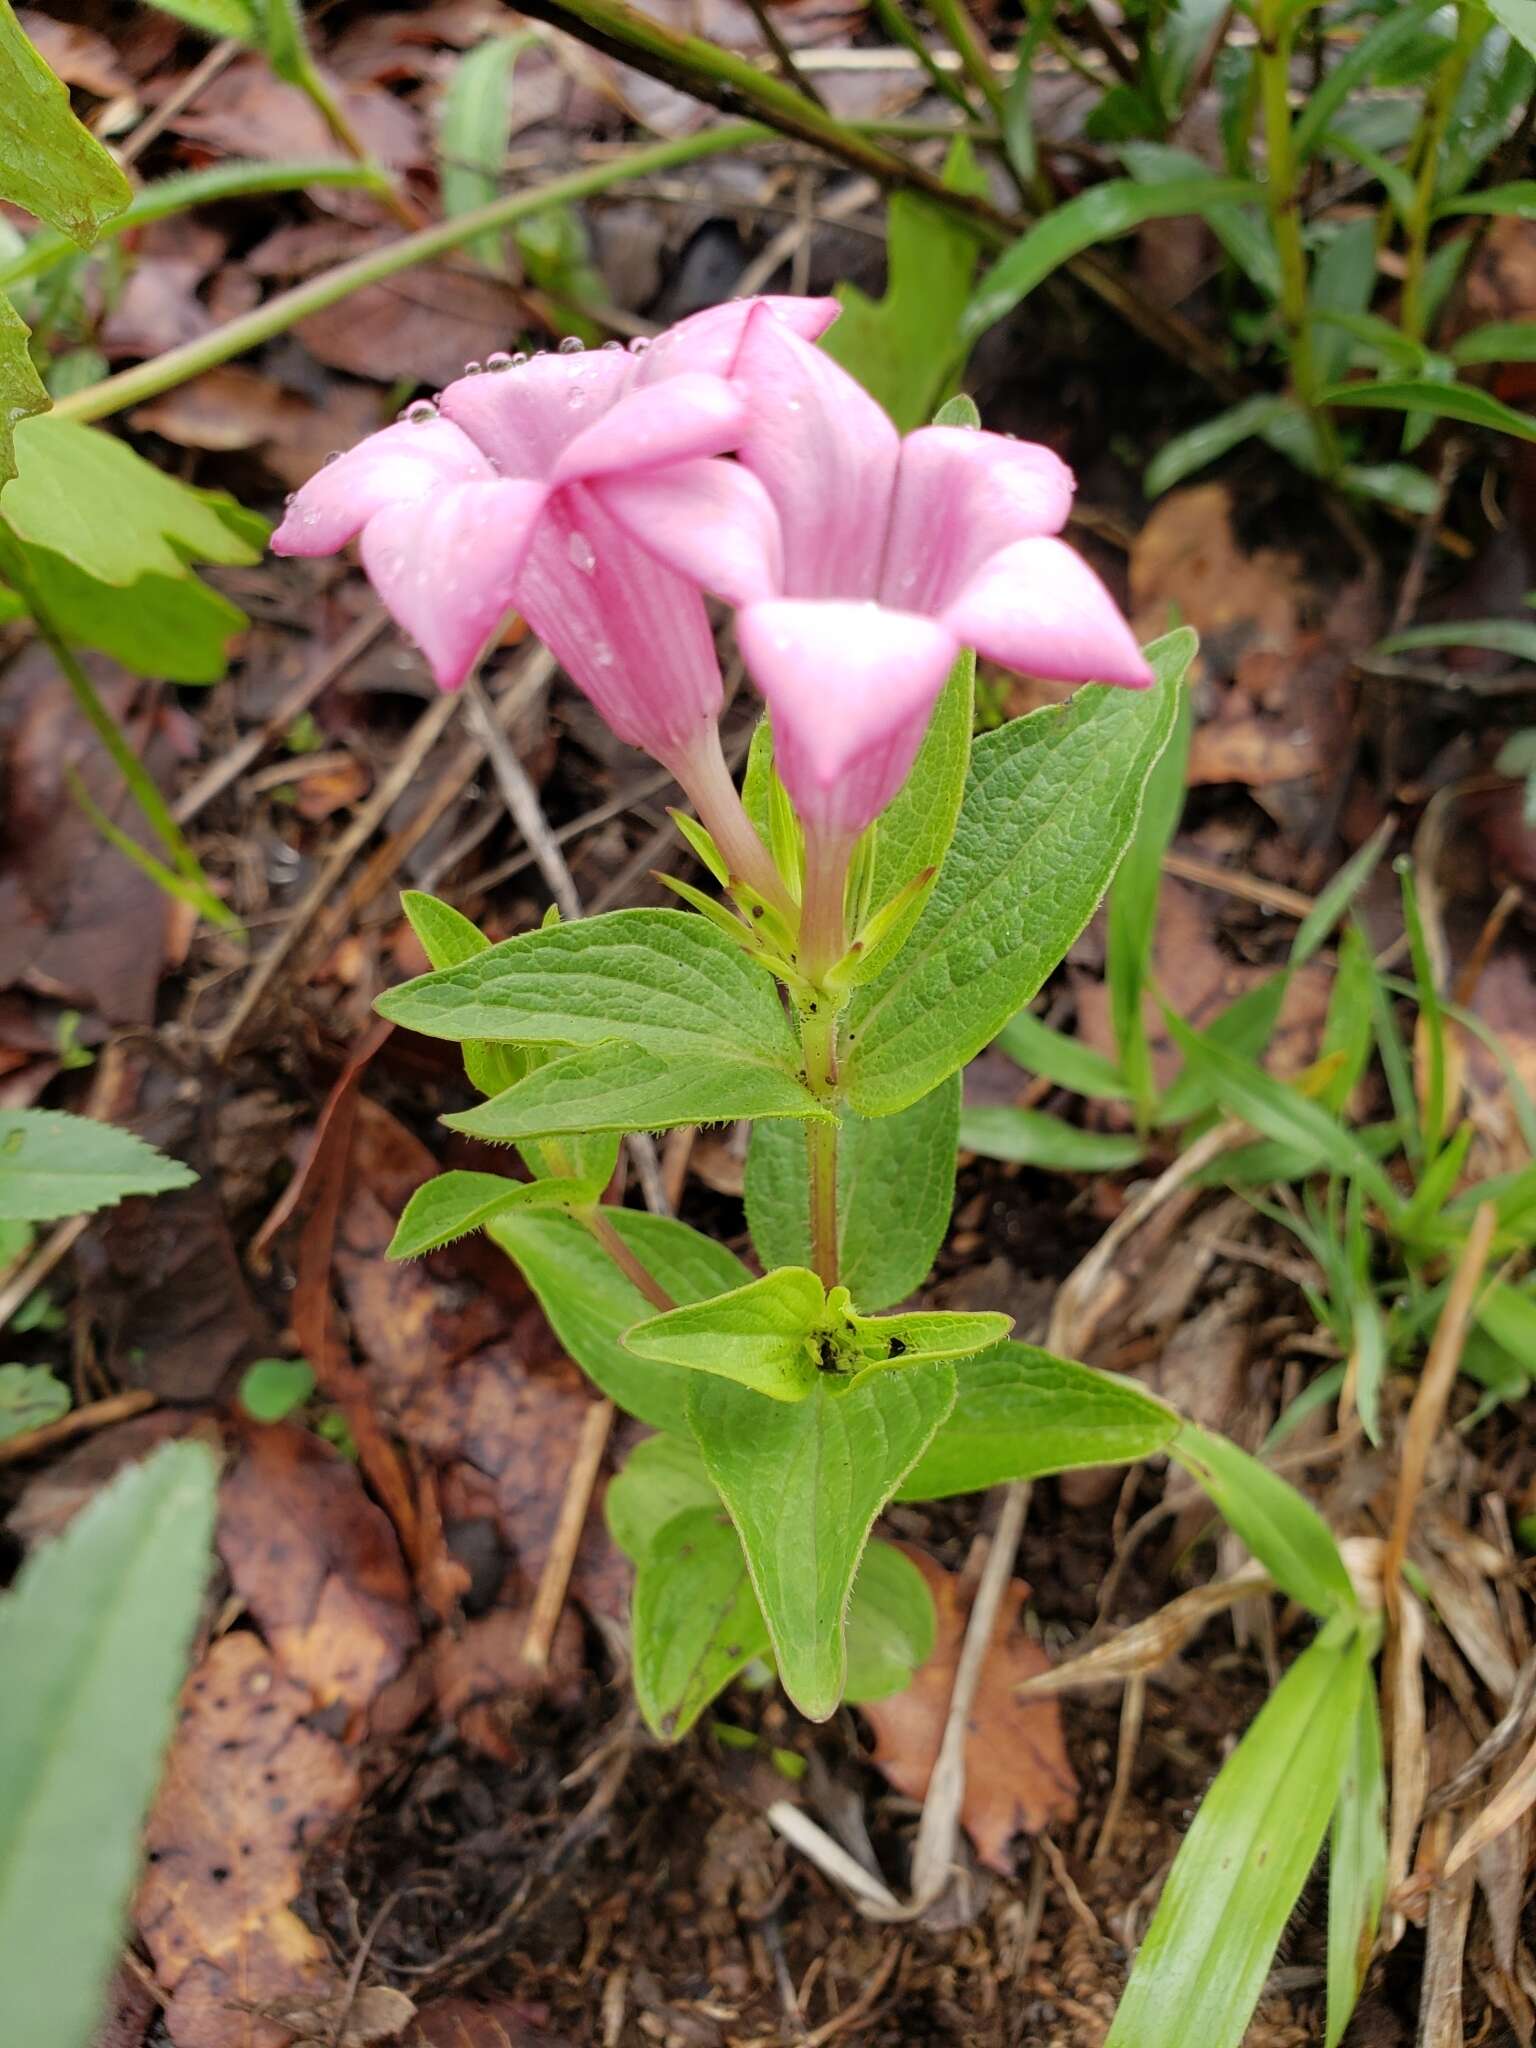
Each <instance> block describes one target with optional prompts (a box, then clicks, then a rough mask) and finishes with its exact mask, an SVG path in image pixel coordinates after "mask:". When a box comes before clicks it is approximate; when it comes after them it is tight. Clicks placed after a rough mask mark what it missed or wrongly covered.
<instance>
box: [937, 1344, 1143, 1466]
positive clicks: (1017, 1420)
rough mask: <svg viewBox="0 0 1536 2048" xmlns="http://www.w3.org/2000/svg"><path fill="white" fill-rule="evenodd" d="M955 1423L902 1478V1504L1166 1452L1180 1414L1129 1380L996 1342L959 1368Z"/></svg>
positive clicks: (951, 1422)
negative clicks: (906, 1501) (905, 1501)
mask: <svg viewBox="0 0 1536 2048" xmlns="http://www.w3.org/2000/svg"><path fill="white" fill-rule="evenodd" d="M954 1371H955V1384H956V1389H957V1392H956V1399H955V1405H954V1407H953V1409H951V1411H950V1414H949V1417H948V1419H947V1420H946V1421H945V1423H944V1424H943V1426H942V1427H941V1428H940V1430H939V1432H938V1434H937V1435H936V1436H935V1437H934V1439H933V1442H932V1443H931V1444H930V1445H929V1447H928V1449H927V1450H926V1451H925V1452H924V1453H923V1455H922V1457H921V1458H920V1459H919V1461H918V1463H917V1464H916V1465H915V1466H914V1467H913V1469H912V1471H911V1472H910V1473H908V1475H907V1477H906V1478H905V1479H904V1480H903V1481H902V1484H901V1487H900V1489H899V1497H900V1498H901V1499H902V1500H943V1499H945V1498H947V1497H948V1496H949V1495H951V1494H956V1493H979V1492H981V1491H983V1490H984V1489H985V1488H987V1487H989V1486H1002V1485H1005V1484H1007V1483H1008V1482H1010V1481H1012V1480H1015V1479H1038V1478H1042V1477H1044V1476H1045V1475H1046V1474H1047V1473H1051V1472H1071V1471H1075V1470H1077V1469H1078V1468H1079V1467H1081V1466H1085V1465H1129V1464H1132V1463H1133V1462H1134V1461H1135V1460H1137V1459H1138V1458H1150V1457H1153V1456H1155V1455H1156V1453H1157V1452H1159V1451H1161V1450H1164V1449H1166V1447H1167V1446H1168V1445H1169V1444H1170V1443H1171V1442H1172V1441H1173V1438H1174V1437H1175V1436H1176V1435H1177V1433H1178V1430H1179V1426H1180V1424H1179V1417H1178V1416H1177V1415H1176V1414H1175V1413H1174V1411H1173V1410H1172V1409H1171V1408H1169V1407H1166V1406H1165V1405H1164V1403H1163V1402H1161V1401H1157V1400H1154V1399H1153V1397H1152V1396H1151V1395H1150V1394H1148V1393H1146V1392H1145V1391H1144V1390H1143V1389H1142V1388H1140V1387H1138V1386H1137V1385H1136V1384H1135V1382H1134V1381H1132V1380H1122V1379H1117V1378H1115V1377H1114V1375H1113V1374H1111V1373H1105V1372H1096V1371H1095V1370H1094V1369H1093V1367H1092V1366H1087V1365H1079V1364H1077V1363H1076V1362H1075V1360H1073V1359H1069V1358H1057V1357H1056V1356H1055V1355H1054V1354H1053V1353H1051V1352H1049V1351H1041V1350H1038V1349H1037V1348H1036V1347H1035V1346H1034V1345H1033V1344H1018V1343H1013V1342H1007V1343H1003V1344H995V1345H993V1347H992V1348H991V1350H989V1351H985V1352H983V1353H981V1355H980V1356H979V1357H976V1358H967V1359H962V1360H961V1362H960V1363H959V1364H958V1365H957V1366H956V1367H955V1368H954Z"/></svg>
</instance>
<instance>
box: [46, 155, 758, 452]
mask: <svg viewBox="0 0 1536 2048" xmlns="http://www.w3.org/2000/svg"><path fill="white" fill-rule="evenodd" d="M772 132H773V131H772V130H771V129H767V128H764V127H762V126H761V125H760V124H758V123H756V122H747V121H742V122H736V123H732V124H730V125H728V126H722V127H719V128H711V129H707V130H706V131H705V132H704V133H703V134H700V135H685V136H682V137H680V138H678V139H677V140H675V141H670V142H659V143H656V144H654V145H653V146H652V147H650V148H648V149H637V150H632V151H630V152H628V153H627V154H626V155H624V156H622V157H616V158H614V159H613V161H612V162H610V163H606V164H594V165H593V166H591V168H590V169H587V170H583V171H573V172H571V173H570V174H569V175H568V176H566V177H564V178H554V179H551V180H550V182H549V183H548V184H547V185H539V186H536V187H534V188H533V189H532V190H531V191H530V190H525V191H522V192H518V193H509V194H508V195H506V196H505V197H504V198H501V199H495V200H492V201H491V203H490V204H489V205H488V206H481V207H477V208H476V209H475V210H474V211H473V212H472V213H461V214H457V215H455V217H454V218H453V219H452V220H445V221H438V222H436V223H435V224H434V225H433V226H432V227H429V228H423V229H421V231H420V232H419V233H417V234H414V235H404V236H402V237H401V239H400V240H399V241H398V242H390V243H388V244H386V246H385V247H384V248H382V249H370V250H368V251H367V252H366V253H365V254H364V255H362V256H355V257H353V259H352V260H351V262H349V263H341V264H338V265H337V266H336V268H335V269H334V270H327V271H323V272H322V273H321V274H320V276H319V277H314V278H311V279H309V281H308V282H307V283H305V284H301V285H295V286H294V287H293V289H292V290H291V291H286V292H280V293H279V294H278V295H277V297H276V298H274V299H268V300H267V302H266V304H265V305H262V306H258V307H257V308H256V309H255V311H254V312H250V313H245V314H242V315H241V317H240V318H239V319H238V320H231V321H230V322H228V324H227V325H226V326H223V327H220V328H216V329H215V330H214V332H213V333H212V334H206V335H201V336H199V337H198V339H197V340H196V341H191V342H184V343H183V344H182V346H181V347H180V348H172V349H167V350H166V351H165V353H164V354H163V355H160V356H156V357H155V358H154V360H153V361H152V362H147V363H139V364H136V365H135V366H134V368H133V369H131V370H123V371H120V372H119V373H118V375H117V376H115V377H105V378H103V379H102V381H101V382H100V383H99V384H89V385H87V386H86V387H85V389H84V390H82V391H76V392H73V393H71V394H70V396H69V397H67V398H61V399H60V400H59V402H58V403H57V404H56V405H55V406H54V408H53V412H54V416H55V417H59V416H62V417H63V418H65V419H77V420H99V419H105V418H106V417H107V416H108V415H109V414H110V413H114V412H121V411H122V410H123V409H124V408H125V407H127V406H130V405H140V404H142V403H143V402H144V400H145V399H147V398H157V397H158V396H159V395H160V393H161V392H162V391H170V390H172V389H173V388H174V387H175V386H176V385H178V384H184V383H186V381H187V380H188V378H190V377H197V376H201V374H202V373H203V371H204V370H211V369H213V368H214V367H215V366H216V365H217V364H219V363H227V362H228V361H229V360H230V359H231V358H232V357H233V356H239V355H244V354H245V353H246V351H247V350H249V349H253V348H259V347H260V345H261V344H262V342H264V341H270V340H271V339H272V338H273V336H274V335H278V334H285V333H286V332H287V331H288V329H289V328H290V327H293V326H295V325H296V324H297V323H298V322H299V321H300V320H305V319H307V318H308V317H309V315H310V314H311V313H319V312H322V311H323V310H324V309H325V308H326V307H327V306H334V305H335V304H336V303H337V301H338V300H340V299H344V298H346V296H347V295H348V293H349V292H355V291H360V290H361V289H362V287H363V286H364V285H369V284H378V283H380V282H381V281H382V280H383V279H384V278H387V277H394V276H395V275H396V274H397V273H398V272H400V271H402V270H409V269H410V268H411V266H412V265H413V264H417V263H430V262H431V261H432V260H433V258H434V257H438V256H446V255H448V254H449V253H450V252H451V251H452V250H454V249H458V248H462V247H463V245H464V244H465V243H466V242H472V241H473V240H474V239H475V237H476V236H477V235H483V234H485V233H486V232H487V231H488V230H494V229H497V228H502V227H506V226H507V225H508V224H509V223H510V222H512V221H517V220H523V219H525V218H526V217H527V216H528V215H529V214H535V213H543V212H546V211H548V209H549V208H551V207H554V206H563V205H565V204H566V203H567V202H569V201H571V200H576V199H586V198H588V197H590V196H591V194H593V193H595V192H605V191H607V190H608V189H609V187H610V186H613V185H619V184H622V183H623V182H624V181H625V180H626V179H628V178H640V177H647V176H649V175H650V174H651V173H652V172H655V171H669V170H674V169H676V168H677V166H678V165H679V164H686V163H692V162H694V161H695V160H696V159H697V158H699V157H705V156H718V155H721V154H723V153H724V152H725V151H727V150H732V149H745V148H746V147H748V146H749V145H750V144H752V143H756V142H765V141H769V140H771V139H772Z"/></svg>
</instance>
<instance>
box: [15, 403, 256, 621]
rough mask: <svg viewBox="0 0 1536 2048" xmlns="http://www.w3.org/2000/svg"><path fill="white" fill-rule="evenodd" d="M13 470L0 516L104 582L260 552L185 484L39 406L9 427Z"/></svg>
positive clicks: (122, 445) (246, 558) (120, 444)
mask: <svg viewBox="0 0 1536 2048" xmlns="http://www.w3.org/2000/svg"><path fill="white" fill-rule="evenodd" d="M16 465H17V474H16V475H15V477H14V478H13V479H12V480H11V482H10V483H8V484H7V485H6V486H5V488H4V490H3V491H0V516H3V518H4V520H5V522H6V524H7V525H8V526H9V527H10V528H11V530H12V531H13V532H14V533H15V534H16V535H17V537H18V538H19V539H21V540H24V541H28V542H30V543H31V545H32V546H34V547H40V548H51V549H52V550H53V552H54V553H55V554H56V555H63V556H64V557H65V558H66V559H67V560H68V561H70V562H73V563H74V565H75V567H76V568H77V569H83V570H84V571H85V572H86V574H87V575H88V576H95V577H96V578H98V579H99V580H100V581H101V582H103V583H117V584H131V583H137V582H138V580H139V578H140V577H141V576H182V575H184V574H185V573H186V565H187V562H188V560H198V561H205V562H225V563H231V564H238V563H250V562H254V561H257V560H259V558H260V551H259V549H257V548H255V547H253V546H252V545H251V544H250V542H249V541H247V540H245V539H244V538H242V537H241V536H240V535H239V534H237V533H235V532H234V531H233V529H232V528H231V526H230V525H229V523H228V521H227V520H226V519H224V518H223V517H221V516H220V513H219V510H218V507H217V504H216V503H215V502H214V500H213V498H212V495H211V494H205V493H203V492H200V491H194V490H191V489H189V487H188V486H187V485H186V484H182V483H178V482H177V481H176V479H175V478H174V477H171V476H167V475H166V474H165V472H164V471H163V470H159V469H156V468H155V466H154V464H153V463H150V462H146V461H145V460H144V459H143V457H142V456H139V455H135V454H134V452H133V450H132V449H131V448H130V447H129V446H128V444H127V443H126V442H125V441H119V440H116V439H114V437H113V436H112V435H111V434H108V433H104V432H103V431H102V430H101V429H100V428H99V427H86V426H82V425H81V424H80V423H79V422H78V421H77V420H70V419H60V418H58V417H56V416H54V415H51V414H50V415H47V416H45V417H44V418H42V419H35V420H23V421H22V423H21V425H20V426H19V427H18V428H17V429H16Z"/></svg>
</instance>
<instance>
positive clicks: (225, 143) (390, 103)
mask: <svg viewBox="0 0 1536 2048" xmlns="http://www.w3.org/2000/svg"><path fill="white" fill-rule="evenodd" d="M337 97H338V98H339V100H340V102H341V106H342V111H343V112H344V113H345V114H346V116H347V118H348V120H349V121H350V122H351V123H352V126H353V127H354V128H355V129H356V131H357V133H358V134H359V135H360V136H361V137H362V140H363V141H364V143H366V145H367V148H368V153H369V155H370V156H372V157H374V158H375V159H376V160H377V161H378V162H379V163H382V164H383V165H385V167H386V168H387V169H389V170H393V171H401V170H408V169H411V168H413V167H414V166H416V165H417V164H419V163H420V162H421V160H422V154H423V129H422V123H421V116H420V115H419V114H418V113H417V112H416V111H415V109H414V108H412V107H410V106H408V105H407V104H406V102H405V101H404V100H399V99H396V98H395V96H394V95H393V93H387V92H378V91H375V90H373V89H371V88H369V87H366V86H355V85H343V86H341V87H340V88H339V90H338V94H337ZM170 125H171V128H172V131H173V132H174V133H175V134H177V135H186V136H189V137H191V138H192V139H193V140H195V141H198V142H208V143H212V144H213V145H214V146H215V147H216V148H218V149H221V150H224V151H227V153H228V154H229V155H230V156H237V157H261V158H263V159H281V158H294V159H311V160H312V159H314V158H316V157H328V156H329V157H339V156H340V155H341V150H340V149H339V147H338V146H337V144H336V142H335V140H334V138H333V137H332V135H331V132H330V130H329V129H328V128H327V127H326V125H325V122H324V120H323V119H322V117H321V115H320V113H319V111H318V110H317V108H316V107H315V105H314V103H313V102H312V101H311V100H310V98H309V97H308V95H307V94H305V93H302V92H300V90H299V88H298V87H297V86H295V85H285V84H284V83H283V81H282V80H281V79H279V78H277V77H275V76H274V74H273V72H272V71H271V69H270V68H269V66H268V65H267V62H266V60H265V58H264V57H262V56H261V55H260V54H259V53H258V52H256V51H254V50H253V51H252V52H250V54H249V55H242V56H240V57H237V58H236V59H235V61H234V63H233V64H230V65H227V66H226V67H225V69H224V70H223V71H221V72H220V73H219V75H218V77H217V78H215V79H213V80H212V81H211V82H210V83H209V84H208V85H206V86H204V88H203V90H202V91H201V92H200V93H199V94H198V96H197V98H196V99H195V100H194V101H193V102H192V104H191V105H190V106H189V107H184V108H183V109H182V110H181V112H180V113H178V114H177V115H176V117H175V119H174V120H173V121H172V122H171V124H170ZM312 196H313V198H314V200H315V201H316V203H317V204H323V205H326V206H327V207H328V208H329V207H332V206H336V208H337V210H338V211H349V209H348V208H344V207H341V206H339V205H338V204H337V202H339V201H342V200H344V199H345V200H351V201H356V200H357V199H358V198H360V197H363V195H360V194H358V193H356V192H353V193H343V192H326V191H323V190H320V189H317V190H316V191H315V192H314V193H313V195H312ZM364 203H365V206H366V208H367V209H368V210H369V211H370V212H372V213H376V212H377V201H368V200H366V199H365V201H364Z"/></svg>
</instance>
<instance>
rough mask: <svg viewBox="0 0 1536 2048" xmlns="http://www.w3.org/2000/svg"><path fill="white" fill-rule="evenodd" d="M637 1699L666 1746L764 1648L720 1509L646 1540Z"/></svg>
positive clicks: (736, 1546) (681, 1519) (736, 1548)
mask: <svg viewBox="0 0 1536 2048" xmlns="http://www.w3.org/2000/svg"><path fill="white" fill-rule="evenodd" d="M632 1613H633V1623H634V1658H635V1699H636V1702H637V1703H638V1705H639V1708H640V1712H641V1713H642V1715H643V1716H644V1717H645V1723H646V1726H647V1727H648V1728H649V1729H650V1730H651V1732H652V1733H653V1734H655V1735H658V1736H660V1737H661V1739H662V1740H663V1741H664V1742H676V1741H678V1740H679V1739H680V1738H681V1737H682V1736H684V1735H686V1734H687V1733H688V1730H689V1729H690V1728H691V1727H692V1726H693V1724H694V1722H695V1721H696V1720H697V1719H698V1718H699V1716H700V1714H702V1713H703V1711H704V1709H705V1708H706V1707H707V1706H708V1705H709V1703H710V1701H711V1700H712V1699H714V1698H715V1697H716V1696H717V1695H718V1694H719V1693H721V1692H722V1691H723V1690H724V1689H725V1687H726V1686H727V1685H729V1684H730V1682H731V1680H732V1679H733V1678H734V1677H735V1676H736V1674H737V1672H738V1671H741V1670H743V1669H744V1668H745V1666H747V1665H748V1664H750V1663H751V1662H752V1660H753V1658H754V1657H761V1656H762V1655H763V1654H764V1652H765V1651H766V1650H767V1648H768V1630H767V1628H766V1626H765V1625H764V1622H763V1617H762V1611H761V1609H760V1608H759V1607H758V1604H757V1600H756V1598H755V1597H754V1595H753V1592H752V1581H751V1578H750V1577H749V1575H748V1572H747V1561H746V1559H745V1558H744V1557H743V1556H742V1551H741V1544H740V1542H739V1540H738V1538H737V1535H736V1531H735V1530H734V1529H733V1528H732V1527H731V1524H730V1519H729V1517H728V1516H727V1515H726V1514H725V1512H724V1511H723V1510H722V1509H721V1507H720V1506H719V1505H718V1503H717V1504H716V1505H715V1506H713V1507H691V1508H684V1510H683V1511H682V1513H681V1514H678V1515H674V1516H673V1517H672V1519H671V1521H669V1522H667V1523H666V1524H665V1525H664V1526H663V1527H662V1528H661V1529H660V1530H659V1531H658V1532H657V1534H656V1535H655V1536H654V1537H653V1538H652V1540H651V1544H650V1547H649V1548H648V1549H647V1551H646V1552H645V1554H644V1556H643V1557H642V1558H641V1559H640V1562H639V1566H638V1569H637V1570H636V1573H635V1594H634V1605H633V1609H632Z"/></svg>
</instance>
